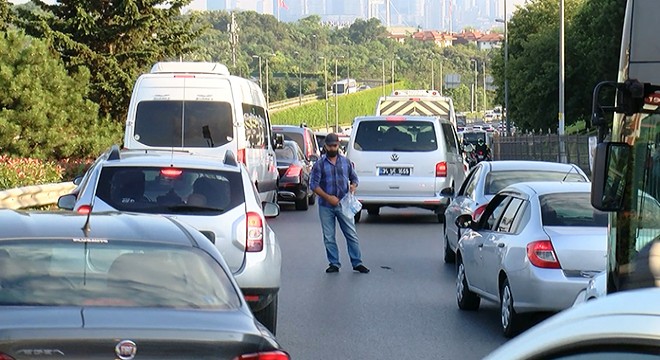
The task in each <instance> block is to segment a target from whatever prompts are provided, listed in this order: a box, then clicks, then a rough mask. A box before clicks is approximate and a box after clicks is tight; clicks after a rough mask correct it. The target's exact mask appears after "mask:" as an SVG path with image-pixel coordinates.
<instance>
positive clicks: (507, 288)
mask: <svg viewBox="0 0 660 360" xmlns="http://www.w3.org/2000/svg"><path fill="white" fill-rule="evenodd" d="M500 309H501V315H502V332H503V333H504V336H505V337H506V338H512V337H514V336H515V335H516V334H517V333H518V331H519V329H520V327H521V323H522V319H521V316H520V315H518V314H517V313H516V310H515V309H514V308H513V293H512V292H511V285H509V279H504V283H502V288H501V289H500Z"/></svg>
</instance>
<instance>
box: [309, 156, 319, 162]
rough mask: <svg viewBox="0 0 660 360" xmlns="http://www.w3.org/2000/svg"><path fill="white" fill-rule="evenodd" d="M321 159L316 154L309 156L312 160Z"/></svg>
mask: <svg viewBox="0 0 660 360" xmlns="http://www.w3.org/2000/svg"><path fill="white" fill-rule="evenodd" d="M318 160H319V156H318V155H316V154H312V155H310V156H309V161H311V162H317V161H318Z"/></svg>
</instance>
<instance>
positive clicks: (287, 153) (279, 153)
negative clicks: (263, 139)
mask: <svg viewBox="0 0 660 360" xmlns="http://www.w3.org/2000/svg"><path fill="white" fill-rule="evenodd" d="M275 156H276V157H277V163H278V164H280V163H282V164H290V163H292V162H294V161H295V160H296V150H295V149H294V148H293V146H286V145H285V146H284V147H283V148H281V149H276V150H275Z"/></svg>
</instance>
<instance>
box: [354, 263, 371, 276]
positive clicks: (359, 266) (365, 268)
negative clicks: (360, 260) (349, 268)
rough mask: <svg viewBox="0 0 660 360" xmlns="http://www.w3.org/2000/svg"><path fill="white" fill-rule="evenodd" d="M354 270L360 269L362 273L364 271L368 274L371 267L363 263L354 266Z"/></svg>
mask: <svg viewBox="0 0 660 360" xmlns="http://www.w3.org/2000/svg"><path fill="white" fill-rule="evenodd" d="M353 270H355V271H359V272H361V273H363V274H368V273H369V268H368V267H366V266H364V265H362V264H360V265H358V266H355V267H353Z"/></svg>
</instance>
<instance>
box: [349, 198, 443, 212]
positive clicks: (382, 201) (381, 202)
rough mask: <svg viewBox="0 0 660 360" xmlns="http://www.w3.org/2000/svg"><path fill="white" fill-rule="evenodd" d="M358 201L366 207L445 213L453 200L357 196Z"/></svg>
mask: <svg viewBox="0 0 660 360" xmlns="http://www.w3.org/2000/svg"><path fill="white" fill-rule="evenodd" d="M356 196H357V198H358V200H359V201H360V202H361V203H362V205H363V206H365V205H376V206H392V207H406V206H415V207H422V208H427V209H438V211H440V209H441V210H442V212H443V213H444V209H445V208H447V206H448V205H449V202H450V201H451V198H449V197H445V196H433V197H420V196H376V195H360V194H356Z"/></svg>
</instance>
